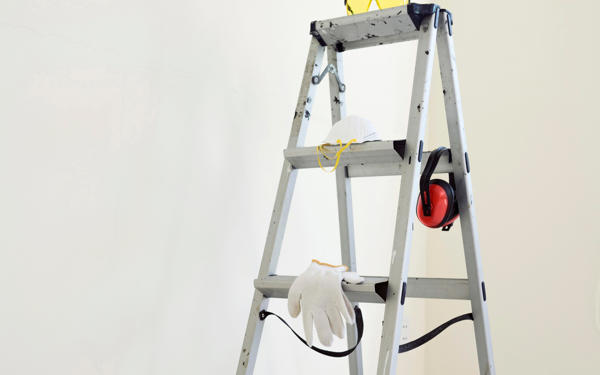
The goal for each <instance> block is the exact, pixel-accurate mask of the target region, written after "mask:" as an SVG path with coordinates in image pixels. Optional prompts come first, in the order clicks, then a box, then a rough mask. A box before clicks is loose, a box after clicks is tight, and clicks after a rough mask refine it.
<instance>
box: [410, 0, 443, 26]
mask: <svg viewBox="0 0 600 375" xmlns="http://www.w3.org/2000/svg"><path fill="white" fill-rule="evenodd" d="M432 14H433V15H435V19H434V21H433V27H434V28H436V29H437V27H438V19H439V15H440V6H439V5H437V4H417V3H409V4H408V15H409V17H410V19H411V20H412V21H413V24H414V25H415V27H416V28H417V30H420V29H421V22H422V21H423V18H425V17H426V16H431V15H432Z"/></svg>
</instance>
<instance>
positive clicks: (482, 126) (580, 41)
mask: <svg viewBox="0 0 600 375" xmlns="http://www.w3.org/2000/svg"><path fill="white" fill-rule="evenodd" d="M443 4H444V5H446V6H447V7H449V8H450V9H452V10H453V11H454V13H455V20H456V23H455V30H456V47H457V54H458V64H459V72H460V78H461V85H462V92H463V101H464V109H465V118H466V121H467V123H466V126H467V135H468V139H469V144H470V153H471V155H472V157H471V161H472V166H473V184H474V187H475V192H476V200H477V203H476V205H477V213H478V219H479V224H480V235H481V244H482V248H483V254H482V255H483V263H484V269H485V271H486V281H487V282H486V284H487V286H488V295H489V297H490V298H489V307H490V315H491V320H492V333H493V343H494V350H495V354H496V362H497V367H498V371H499V373H511V374H525V373H543V374H555V373H556V374H558V373H565V372H569V373H571V372H572V373H594V372H596V371H597V369H598V368H599V367H600V362H598V359H597V358H598V357H597V356H594V353H598V349H600V345H599V341H600V338H599V330H598V326H597V325H596V324H595V320H594V319H600V318H598V317H596V316H595V315H594V314H598V312H597V311H595V310H594V309H595V306H596V305H595V304H596V301H595V300H594V298H598V297H597V296H598V288H599V283H600V279H599V278H600V276H599V274H598V269H599V265H600V264H599V263H600V259H599V255H598V254H599V252H598V250H599V243H598V240H597V237H596V236H595V235H594V224H596V223H597V220H596V219H595V216H594V215H595V212H596V211H597V209H598V199H597V198H595V197H594V195H593V194H594V192H595V190H596V189H595V183H597V182H598V177H597V174H594V173H593V172H595V171H596V170H597V168H595V164H592V163H593V162H594V161H595V158H594V156H595V152H594V151H595V150H594V146H595V143H596V142H595V141H596V139H597V137H598V135H599V134H598V130H597V125H598V121H597V116H595V113H594V112H593V111H594V108H595V106H594V104H595V98H596V97H597V95H594V91H593V90H594V88H595V85H596V84H597V83H598V82H599V80H598V78H599V77H598V73H597V72H596V69H595V67H596V66H597V65H598V64H597V63H598V54H597V53H596V51H595V49H594V48H593V46H595V44H596V43H595V41H594V39H593V33H592V31H593V29H592V27H593V26H594V23H593V15H594V14H595V13H597V10H598V5H596V3H592V2H586V3H585V5H583V4H582V5H580V7H578V8H577V9H576V10H573V11H571V10H570V6H569V3H568V2H554V3H548V2H544V3H541V2H536V3H529V2H528V3H524V4H522V3H519V7H518V8H519V9H523V10H522V11H518V12H517V11H516V9H517V7H516V5H513V6H510V7H507V8H506V7H504V6H502V4H497V3H489V4H487V3H481V4H478V5H474V4H472V2H470V3H469V4H465V3H464V2H458V1H444V2H443ZM505 9H506V10H505ZM338 15H343V8H342V7H341V3H338V2H337V1H334V2H322V1H316V0H311V1H308V2H302V3H293V2H287V3H283V2H281V1H265V2H258V3H257V2H252V3H251V2H242V1H235V2H229V3H222V4H218V5H214V4H212V3H206V2H192V1H171V2H160V1H134V0H129V1H110V0H104V1H102V0H95V1H92V0H88V1H67V0H62V1H61V0H57V1H53V2H43V1H33V0H30V1H5V2H3V3H0V47H1V48H2V51H3V52H4V53H3V54H2V59H1V60H0V61H1V62H0V66H1V67H2V69H0V87H1V88H2V89H1V90H0V103H2V105H0V176H1V177H0V207H1V209H0V225H1V227H2V228H3V230H2V231H0V233H1V235H0V280H1V282H0V296H2V301H1V302H0V332H2V334H1V335H0V353H2V354H1V355H0V373H3V374H4V373H6V374H39V373H44V374H61V375H62V374H78V375H79V374H127V375H130V374H199V373H200V374H221V373H232V372H233V371H234V369H235V366H236V364H237V359H238V354H239V350H240V348H241V343H242V337H243V329H244V327H245V324H246V319H247V314H248V309H249V304H250V299H251V294H252V286H251V280H252V279H253V278H254V277H255V276H256V273H257V270H258V265H259V263H260V256H261V253H262V248H263V246H264V238H265V235H266V229H267V225H268V221H269V215H270V212H271V209H272V205H273V201H274V195H275V190H276V186H277V178H278V175H279V172H280V168H281V162H282V156H281V151H282V149H283V147H284V145H285V144H286V140H287V137H288V135H289V128H290V125H291V119H292V113H293V110H294V106H295V103H296V96H297V93H298V88H299V86H300V79H301V77H300V74H301V72H302V70H303V65H304V60H305V58H306V53H307V49H308V42H309V36H308V25H309V22H310V21H311V20H313V19H319V18H329V17H333V16H338ZM483 15H485V16H483ZM412 52H414V44H412V45H411V44H409V45H405V46H387V47H382V48H380V49H376V50H372V51H368V52H366V51H356V52H349V53H347V54H345V66H346V83H347V85H348V105H349V107H348V109H349V113H357V114H361V115H364V116H365V117H368V118H370V119H372V120H373V121H374V122H375V123H376V125H377V128H378V130H380V132H381V133H382V135H383V136H384V138H386V139H393V138H402V137H404V134H405V129H406V128H405V121H406V118H407V117H408V115H407V106H408V100H409V95H410V89H411V80H412V72H413V68H414V57H413V56H412V55H411V53H412ZM436 77H437V73H436ZM439 91H440V89H439V86H437V89H434V91H433V93H434V94H433V95H432V106H431V107H432V108H435V105H436V104H438V105H440V104H441V95H439ZM326 92H327V86H326V85H324V86H323V87H322V88H321V89H320V92H319V94H318V95H317V102H316V104H315V107H314V111H313V121H312V127H311V129H310V130H309V135H308V139H307V143H309V144H313V143H316V142H318V141H319V140H320V139H321V138H322V137H323V136H324V135H325V134H326V131H327V129H328V127H329V125H330V119H329V110H328V108H327V95H326V94H325V93H326ZM436 93H438V95H436ZM430 119H431V121H430V139H429V140H428V143H429V145H430V146H434V145H436V144H438V143H444V142H446V141H445V139H444V135H443V134H444V133H443V131H445V129H444V125H443V123H444V119H443V113H442V112H441V111H440V110H434V111H433V112H432V113H430ZM398 182H399V180H398V179H397V178H378V179H373V180H358V181H354V182H353V189H354V194H355V214H356V216H357V218H356V231H357V249H358V263H359V271H361V273H363V274H385V273H387V271H388V270H387V264H388V262H389V258H390V254H389V249H390V248H391V241H392V231H393V219H394V216H395V209H396V207H395V205H396V203H397V193H398V188H399V185H398ZM527 187H530V188H532V189H535V192H534V194H532V196H531V199H530V198H529V196H528V195H525V194H523V193H524V192H526V191H527V190H526V188H527ZM335 199H336V198H335V189H334V182H333V177H332V176H324V175H323V174H322V172H320V171H310V172H306V173H302V174H301V176H300V178H299V179H298V185H297V188H296V193H295V200H294V202H293V204H292V213H291V215H290V220H289V222H288V228H289V231H288V232H287V234H286V238H285V240H284V246H283V252H282V256H281V258H280V268H279V271H280V273H281V274H296V273H299V272H301V271H302V270H303V269H304V268H305V267H306V266H307V264H308V262H309V261H310V259H311V258H313V257H316V258H321V259H323V260H328V261H331V262H336V261H339V249H338V246H339V240H338V236H337V219H336V203H335ZM528 207H531V210H530V211H529V210H527V208H528ZM448 239H450V240H448ZM459 245H460V244H459V231H453V232H451V233H450V234H442V233H439V232H431V231H425V230H423V229H422V228H420V227H418V228H417V231H416V235H415V247H414V250H413V264H412V265H411V273H412V274H413V275H430V276H457V277H460V276H462V275H463V274H464V267H462V266H461V265H460V262H462V258H461V255H460V248H459ZM425 250H426V251H425ZM426 306H427V309H426ZM448 306H449V307H448ZM271 308H272V309H273V310H274V311H279V312H285V309H286V306H285V301H274V302H273V303H272V304H271ZM465 309H468V306H465V305H461V304H458V303H451V302H450V303H448V302H439V303H437V302H436V303H428V304H427V305H425V303H423V302H418V301H412V300H410V303H409V304H408V307H407V310H408V311H407V320H408V324H409V336H411V337H415V336H417V335H419V334H420V333H422V332H424V331H425V330H426V328H429V327H433V326H435V325H436V324H438V323H439V322H441V321H444V320H446V319H448V318H449V317H450V316H453V314H454V313H461V312H463V311H465ZM363 311H364V314H365V317H366V325H367V331H366V333H365V339H364V343H365V345H364V352H365V367H366V370H367V371H366V373H368V374H369V373H373V372H374V369H375V367H376V363H375V361H376V358H377V352H378V343H379V335H380V331H379V327H381V319H382V313H383V309H382V308H381V306H365V307H364V308H363ZM425 312H427V314H426V317H427V320H425V318H424V316H425ZM297 323H298V322H296V321H295V322H294V325H295V326H296V327H300V325H299V324H297ZM461 324H462V325H461V326H460V327H458V326H457V327H453V328H451V329H450V330H449V331H448V332H447V333H444V335H442V336H441V337H440V338H439V339H437V340H436V341H434V342H432V343H431V344H429V345H428V346H427V347H425V348H421V349H419V350H416V351H414V352H411V353H409V354H408V355H406V356H402V357H401V363H400V366H399V371H398V372H399V373H410V374H442V373H443V374H449V373H453V374H468V373H475V371H476V370H475V369H476V362H475V355H474V344H473V334H472V329H471V326H470V325H469V323H461ZM263 338H264V340H263V344H264V345H263V346H262V347H261V352H260V354H259V358H258V362H257V367H256V373H257V374H280V373H289V374H306V373H311V372H312V373H325V372H330V373H344V371H345V369H346V367H347V365H346V362H345V360H333V359H328V358H322V357H320V356H318V355H316V354H313V353H312V352H309V351H308V350H305V349H303V347H302V346H300V344H299V343H298V342H297V341H296V340H295V339H294V338H293V337H292V336H291V335H290V334H289V333H288V332H287V331H286V330H285V328H284V327H282V326H281V325H279V324H277V323H276V322H268V323H267V328H266V329H265V332H264V335H263ZM342 346H343V343H342V344H340V345H339V346H338V347H342ZM569 370H571V371H569ZM594 370H596V371H594Z"/></svg>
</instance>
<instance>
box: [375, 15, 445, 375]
mask: <svg viewBox="0 0 600 375" xmlns="http://www.w3.org/2000/svg"><path fill="white" fill-rule="evenodd" d="M434 17H435V15H433V16H427V17H426V18H424V19H423V22H422V23H421V30H420V34H419V42H418V45H417V59H416V64H415V74H414V80H413V90H412V99H411V104H410V110H409V119H408V129H407V136H406V149H405V156H404V159H405V160H407V163H404V173H403V174H402V180H401V185H400V197H399V201H398V210H397V214H396V228H395V234H394V243H393V248H392V259H391V263H390V274H389V284H388V291H387V299H386V305H385V313H384V323H383V332H382V337H381V346H380V349H379V361H378V365H377V374H378V375H384V374H386V375H391V374H395V373H396V366H397V362H398V346H399V344H400V333H401V328H402V314H403V310H404V306H403V303H404V298H402V292H403V284H405V283H406V282H407V279H408V263H409V258H410V247H411V241H412V232H413V230H414V221H415V216H416V214H415V211H416V210H415V207H416V204H417V196H418V191H419V187H418V185H419V175H420V171H421V160H419V158H420V157H419V148H421V150H422V142H423V137H424V135H425V127H426V122H427V110H428V108H429V91H430V86H431V75H432V70H433V57H434V54H435V40H436V36H437V30H436V29H435V27H434ZM419 145H421V147H419ZM404 293H406V290H404Z"/></svg>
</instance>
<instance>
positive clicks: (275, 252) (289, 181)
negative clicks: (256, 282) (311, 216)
mask: <svg viewBox="0 0 600 375" xmlns="http://www.w3.org/2000/svg"><path fill="white" fill-rule="evenodd" d="M324 51H325V48H324V47H322V46H321V45H320V44H319V42H318V41H317V40H316V39H315V38H313V39H312V40H311V44H310V48H309V52H308V57H307V59H306V65H305V69H304V77H303V78H302V85H301V86H300V93H299V95H298V103H297V105H296V111H295V112H294V120H293V123H292V131H291V133H290V139H289V142H288V147H299V146H302V145H303V144H304V138H305V135H306V129H307V127H308V121H309V119H310V109H311V107H312V103H313V100H312V97H313V95H314V91H315V86H314V85H313V84H312V82H311V78H312V76H313V75H316V74H319V73H320V68H321V60H322V59H323V53H324ZM297 172H298V171H297V170H296V169H293V168H292V165H291V164H290V163H289V162H288V161H287V160H286V161H284V163H283V168H282V171H281V178H280V180H279V187H278V189H277V197H276V199H275V207H274V208H273V213H272V215H271V221H270V224H269V231H268V233H267V240H266V243H265V249H264V252H263V257H262V261H261V265H260V270H259V272H258V277H259V278H260V277H265V276H268V275H270V274H273V273H275V268H276V267H277V261H278V260H279V252H280V250H281V243H282V240H283V234H284V232H285V225H286V222H287V218H288V213H289V209H290V203H291V201H292V194H293V192H294V186H295V184H296V176H297ZM267 305H268V299H267V298H265V297H264V296H263V295H262V293H260V292H259V291H258V290H256V291H254V297H253V299H252V307H251V308H250V315H249V317H248V324H247V326H246V334H245V335H244V343H243V345H242V351H241V353H240V359H239V362H238V367H237V375H242V374H244V375H248V374H252V373H253V371H254V364H255V362H256V355H257V353H258V346H259V342H260V338H261V335H262V329H263V322H262V321H261V320H259V319H258V312H259V311H260V310H262V309H266V308H267Z"/></svg>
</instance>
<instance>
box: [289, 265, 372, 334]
mask: <svg viewBox="0 0 600 375" xmlns="http://www.w3.org/2000/svg"><path fill="white" fill-rule="evenodd" d="M347 270H348V267H346V266H332V265H329V264H327V263H321V262H319V261H317V260H314V259H313V261H312V262H311V264H310V266H309V267H308V269H307V270H306V271H304V273H302V274H301V275H300V276H298V277H297V278H296V280H294V282H293V283H292V286H291V287H290V291H289V293H288V310H289V312H290V315H291V316H292V317H293V318H295V317H297V316H298V314H299V313H300V310H302V321H303V323H304V334H305V336H306V343H307V344H308V345H309V346H312V336H313V335H312V329H313V320H314V324H315V327H316V328H317V335H318V336H319V341H321V343H322V344H323V345H325V346H330V345H331V343H332V341H333V336H332V333H333V334H335V335H336V336H337V337H339V338H344V324H343V323H342V318H341V317H340V314H341V315H342V316H343V317H344V319H345V320H346V323H347V324H354V318H355V317H354V309H353V307H352V304H351V303H350V301H349V300H348V297H346V295H345V294H344V291H343V290H342V280H346V282H349V283H352V284H358V283H361V282H363V281H364V279H363V278H362V277H360V276H359V275H358V274H357V273H356V272H346V271H347Z"/></svg>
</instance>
